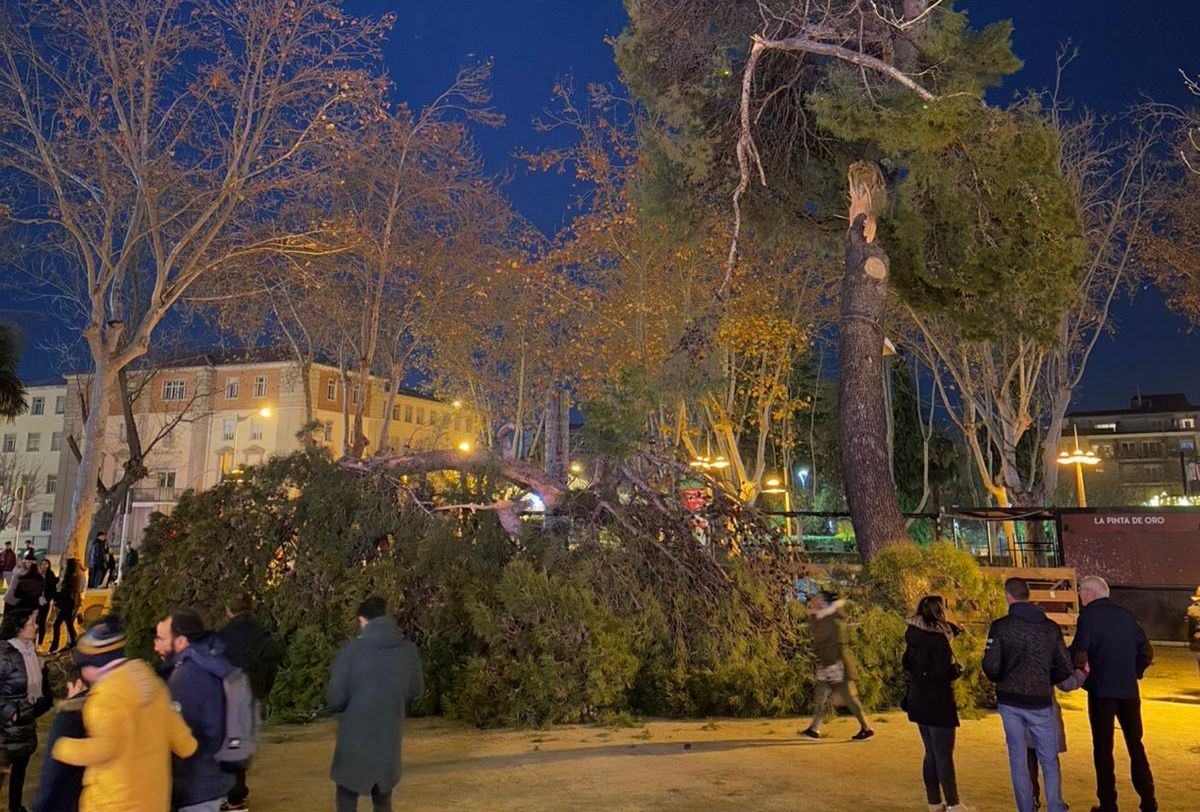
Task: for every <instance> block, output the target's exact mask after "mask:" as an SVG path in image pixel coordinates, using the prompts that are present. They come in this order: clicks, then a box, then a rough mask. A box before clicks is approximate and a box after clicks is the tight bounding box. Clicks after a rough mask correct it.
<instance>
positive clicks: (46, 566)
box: [38, 558, 50, 575]
mask: <svg viewBox="0 0 1200 812" xmlns="http://www.w3.org/2000/svg"><path fill="white" fill-rule="evenodd" d="M38 569H39V570H41V573H42V575H45V574H46V573H48V572H49V571H50V559H49V558H43V559H42V560H41V561H39V562H38Z"/></svg>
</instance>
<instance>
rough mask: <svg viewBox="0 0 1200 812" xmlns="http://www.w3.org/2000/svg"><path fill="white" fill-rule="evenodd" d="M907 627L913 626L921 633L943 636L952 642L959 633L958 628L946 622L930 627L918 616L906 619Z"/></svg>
mask: <svg viewBox="0 0 1200 812" xmlns="http://www.w3.org/2000/svg"><path fill="white" fill-rule="evenodd" d="M908 625H909V626H915V627H916V628H918V629H920V630H921V631H923V632H937V633H939V634H944V635H945V636H946V639H947V640H954V638H955V637H957V636H958V633H959V628H958V627H957V626H955V625H954V624H953V623H951V622H950V621H948V620H943V621H942V622H940V623H938V624H936V625H931V624H929V623H928V622H926V620H925V618H923V617H921V616H920V615H913V616H912V617H910V618H909V619H908Z"/></svg>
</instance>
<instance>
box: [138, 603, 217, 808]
mask: <svg viewBox="0 0 1200 812" xmlns="http://www.w3.org/2000/svg"><path fill="white" fill-rule="evenodd" d="M154 650H155V651H156V652H157V653H158V654H159V656H160V657H162V658H163V662H164V663H165V664H166V666H167V667H168V668H169V669H170V670H169V675H168V677H167V686H168V687H169V688H170V689H171V698H172V699H173V700H174V701H175V704H176V706H178V708H179V712H180V713H182V714H183V719H184V721H185V722H187V725H188V728H189V729H190V730H191V732H192V735H193V736H194V737H195V738H196V752H195V753H194V754H192V755H191V756H189V757H188V758H179V757H176V758H175V759H174V760H173V762H172V769H171V777H172V787H171V805H172V808H173V809H174V810H176V812H219V810H220V808H221V802H222V801H223V800H224V798H225V796H226V795H227V794H228V792H229V790H230V789H232V788H233V775H232V774H230V773H227V772H225V770H224V769H223V768H222V765H221V763H220V762H218V761H217V759H216V754H217V752H218V751H219V750H220V749H221V747H222V746H223V745H224V743H225V692H224V688H223V686H222V679H223V678H224V677H225V675H226V674H228V673H229V671H230V665H229V662H228V661H227V660H226V659H225V657H224V656H223V653H224V649H223V647H222V646H221V644H220V641H218V640H216V639H213V638H212V637H211V635H209V633H208V631H207V630H205V628H204V621H203V620H201V619H200V615H198V614H197V613H196V612H195V611H193V610H191V609H177V610H175V611H174V612H172V613H171V614H170V615H168V616H167V617H166V618H164V619H163V620H162V622H160V623H159V624H158V628H157V629H156V631H155V636H154Z"/></svg>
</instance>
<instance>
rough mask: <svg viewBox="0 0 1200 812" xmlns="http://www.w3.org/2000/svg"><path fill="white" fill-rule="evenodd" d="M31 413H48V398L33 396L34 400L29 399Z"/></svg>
mask: <svg viewBox="0 0 1200 812" xmlns="http://www.w3.org/2000/svg"><path fill="white" fill-rule="evenodd" d="M29 413H30V414H32V415H39V414H45V413H46V399H45V398H33V399H32V400H30V401H29Z"/></svg>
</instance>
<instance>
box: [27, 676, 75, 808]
mask: <svg viewBox="0 0 1200 812" xmlns="http://www.w3.org/2000/svg"><path fill="white" fill-rule="evenodd" d="M86 700H87V692H86V691H85V692H84V693H82V694H79V695H78V696H75V697H72V698H71V699H67V700H65V701H64V702H62V703H61V704H60V705H59V706H58V713H56V714H54V723H53V724H51V725H50V737H49V740H48V741H47V742H46V745H47V746H46V757H45V760H44V761H43V762H42V777H41V782H40V783H39V784H38V793H37V800H36V801H34V802H33V807H32V808H33V812H78V810H79V796H80V794H81V793H82V792H83V768H82V767H76V766H73V765H71V764H63V763H62V762H61V761H56V760H55V758H54V755H53V754H54V745H55V743H56V742H57V741H58V740H59V739H61V738H63V737H64V736H67V737H70V738H74V739H82V738H83V737H84V736H86V735H87V730H86V729H85V728H84V726H83V705H84V702H85V701H86Z"/></svg>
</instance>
